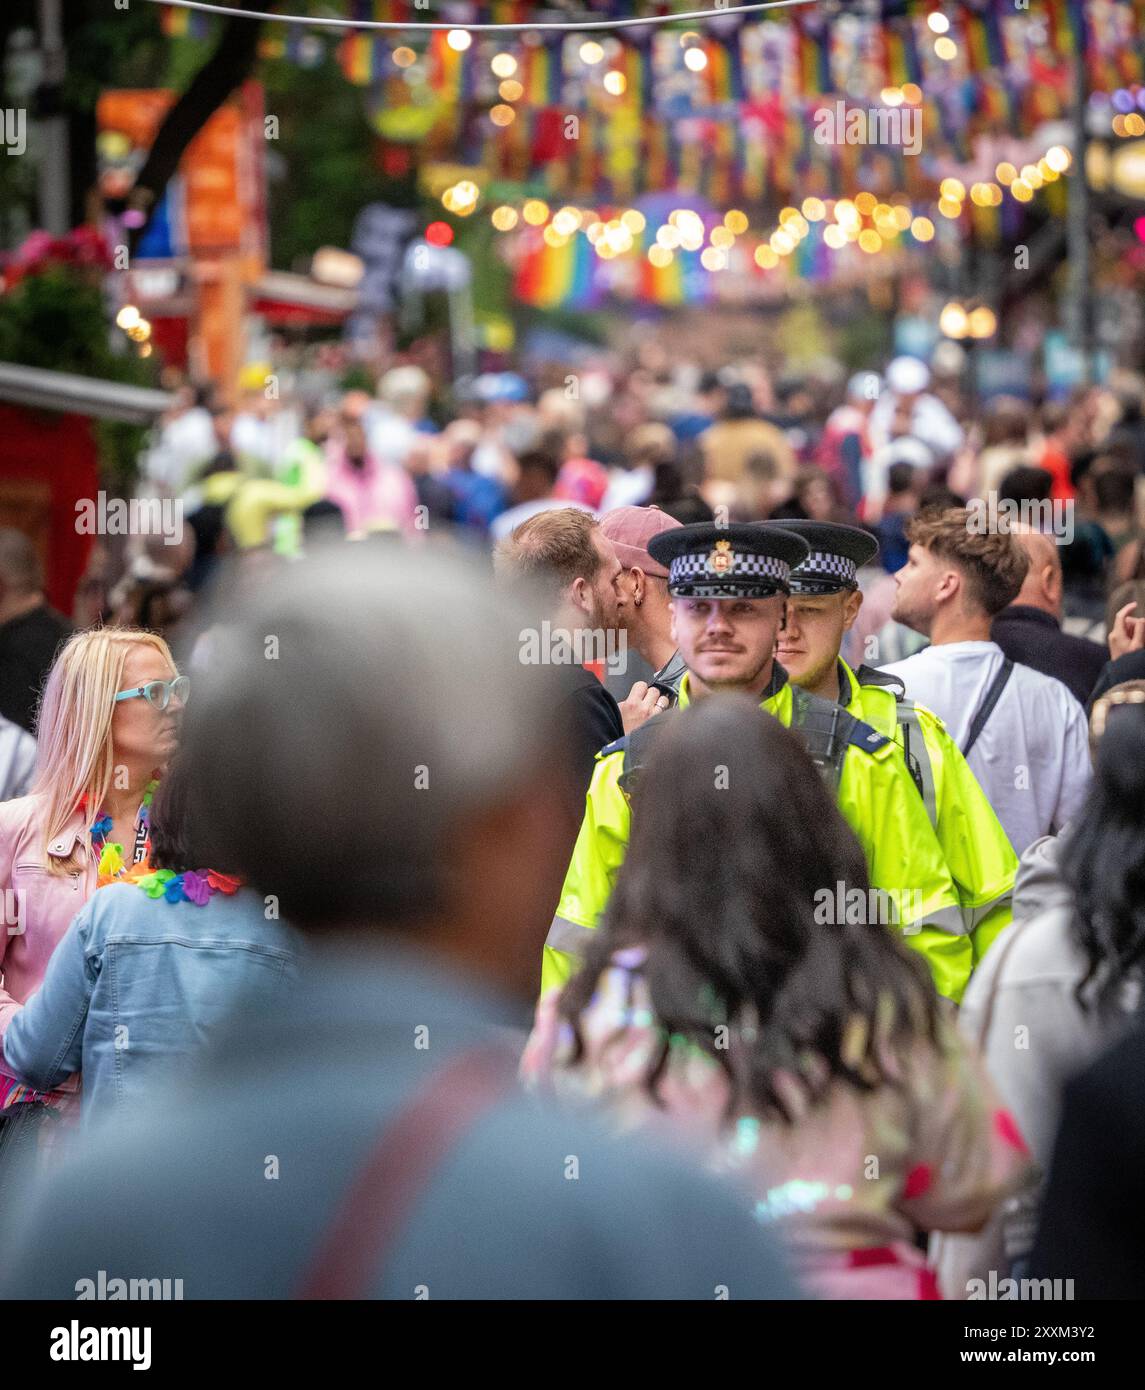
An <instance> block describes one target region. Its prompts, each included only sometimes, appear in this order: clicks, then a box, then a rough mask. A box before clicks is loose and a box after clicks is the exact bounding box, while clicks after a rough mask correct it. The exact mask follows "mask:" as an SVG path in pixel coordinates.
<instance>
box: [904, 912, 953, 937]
mask: <svg viewBox="0 0 1145 1390" xmlns="http://www.w3.org/2000/svg"><path fill="white" fill-rule="evenodd" d="M923 927H933V928H934V930H935V931H944V932H946V933H947V934H948V935H950V936H969V934H970V926H969V924H968V923H967V921H966V919H965V917H964V916H963V915H962V909H961V908H958V907H940V908H939V909H938V911H937V912H928V913H927V914H926V916H925V917H919V918H918V919H917V920H916V921H913V922H904V923H903V925H902V928H901V930H902V934H903V935H904V936H917V935H918V933H919V932H920V931H922V929H923Z"/></svg>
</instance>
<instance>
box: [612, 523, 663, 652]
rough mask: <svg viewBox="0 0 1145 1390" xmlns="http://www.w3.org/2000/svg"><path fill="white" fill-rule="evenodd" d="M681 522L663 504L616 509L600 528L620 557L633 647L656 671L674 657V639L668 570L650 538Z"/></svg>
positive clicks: (623, 611) (625, 616)
mask: <svg viewBox="0 0 1145 1390" xmlns="http://www.w3.org/2000/svg"><path fill="white" fill-rule="evenodd" d="M679 525H680V523H679V522H678V521H677V520H676V518H675V517H672V516H669V515H668V513H667V512H662V511H661V510H660V508H659V507H614V508H613V510H612V511H610V512H605V514H604V516H602V517H601V518H600V529H601V531H602V532H603V534H604V537H605V539H606V540H608V541H610V542H611V544H612V548H613V549H614V550H615V551H616V558H617V559H618V560H619V561H620V566H621V572H620V578H619V580H618V581H617V587H618V588H619V590H620V594H621V597H622V599H623V604H622V606H621V609H620V616H621V621H622V622H623V624H624V627H625V628H626V630H627V632H628V636H629V639H630V640H631V642H632V645H633V646H634V647H635V648H636V650H637V651H638V652H639V653H640V655H641V656H642V657H644V659H645V660H646V661H647V662H649V664H650V665H651V666H652V667H653V668H654V669H659V668H660V667H661V666H663V665H664V663H665V662H666V661H667V660H668V659H669V657H671V655H672V653H673V652H674V651H675V643H674V642H673V641H672V609H671V605H670V603H669V601H668V570H667V568H666V567H665V566H664V565H662V564H661V563H660V561H659V560H656V559H654V558H653V557H652V555H651V554H650V553H649V550H648V542H649V541H650V540H651V539H652V537H653V536H658V535H659V534H660V532H661V531H670V530H672V529H673V528H675V527H677V526H679Z"/></svg>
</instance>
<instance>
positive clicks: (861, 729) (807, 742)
mask: <svg viewBox="0 0 1145 1390" xmlns="http://www.w3.org/2000/svg"><path fill="white" fill-rule="evenodd" d="M791 728H792V729H793V730H794V731H795V732H796V733H797V734H799V736H800V738H802V740H803V743H804V746H805V747H806V749H807V751H808V753H810V755H811V760H812V762H813V763H814V764H815V766H816V767H817V768H818V769H819V772H820V774H821V775H822V777H823V779H824V781H825V782H826V783H827V785H828V786H829V787H830V788H831V789H832V791H836V790H838V786H839V779H840V777H841V776H842V775H843V762H844V760H845V758H846V756H847V749H848V748H861V749H862V750H863V751H864V752H865V753H875V752H877V751H878V750H879V749H880V748H885V747H886V745H887V744H888V743H889V742H890V739H888V738H885V737H884V736H883V735H882V734H880V733H879V731H878V730H877V729H872V728H871V726H870V725H869V724H865V723H864V722H863V721H862V720H861V719H856V718H855V716H854V715H853V714H849V713H848V712H847V711H846V710H845V709H844V708H843V707H842V705H837V704H836V703H835V702H834V700H823V699H820V697H819V696H818V695H812V694H810V693H809V692H808V691H806V690H804V689H803V687H802V686H800V685H792V687H791Z"/></svg>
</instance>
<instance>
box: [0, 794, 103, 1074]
mask: <svg viewBox="0 0 1145 1390" xmlns="http://www.w3.org/2000/svg"><path fill="white" fill-rule="evenodd" d="M45 809H46V808H45V798H44V797H43V796H22V797H19V798H17V800H15V801H5V802H3V803H0V919H2V920H0V971H2V972H3V977H4V978H3V984H2V985H0V1037H2V1036H3V1034H4V1030H5V1029H6V1028H7V1027H8V1024H9V1022H10V1021H11V1018H12V1015H13V1014H14V1013H15V1012H16V1010H17V1009H18V1008H19V1007H20V1005H21V1004H23V1003H24V1001H25V1000H26V999H27V998H28V996H29V995H30V994H33V993H34V992H35V991H36V990H37V989H39V987H40V982H41V981H42V980H43V978H44V972H45V970H47V968H48V961H49V960H50V959H51V955H52V952H53V951H54V950H55V949H56V945H57V943H58V942H59V941H60V939H61V938H62V937H63V935H64V933H65V932H66V931H67V929H68V927H69V925H70V924H71V920H72V918H73V917H74V916H75V915H76V913H77V912H78V911H79V910H80V908H81V907H83V905H84V903H86V902H87V900H88V898H90V897H91V895H92V893H94V892H95V886H96V879H97V870H96V865H95V864H94V862H92V861H91V859H90V856H89V859H88V862H87V864H86V866H85V867H84V868H83V869H82V870H78V871H76V872H74V873H64V874H53V873H49V872H48V870H47V868H46V867H45V863H44V829H43V814H44V810H45ZM77 842H79V843H81V844H83V845H84V846H85V847H86V846H87V845H88V844H89V843H90V838H89V832H88V827H87V826H86V825H85V824H84V818H83V816H82V814H81V813H80V812H79V811H78V810H77V811H75V812H74V813H73V815H72V817H71V819H70V820H69V821H68V823H67V825H66V827H65V828H64V830H63V831H62V832H61V834H60V835H58V836H57V837H56V838H55V839H54V840H53V841H52V842H51V844H49V845H48V846H47V853H48V857H50V858H53V859H66V858H67V857H68V855H70V854H71V852H72V850H73V849H74V848H75V846H76V843H77ZM0 1074H2V1075H4V1076H11V1074H12V1073H11V1072H10V1071H8V1069H7V1067H6V1066H5V1065H4V1062H3V1059H2V1057H0ZM74 1086H75V1082H74V1079H73V1081H72V1082H69V1083H67V1084H66V1085H65V1086H64V1087H62V1088H61V1089H65V1090H71V1089H74Z"/></svg>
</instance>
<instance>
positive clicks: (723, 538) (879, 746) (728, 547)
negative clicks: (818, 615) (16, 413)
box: [542, 524, 972, 1000]
mask: <svg viewBox="0 0 1145 1390" xmlns="http://www.w3.org/2000/svg"><path fill="white" fill-rule="evenodd" d="M648 548H649V551H650V553H651V555H652V556H653V558H654V559H656V560H659V561H660V563H661V564H663V565H666V566H667V568H668V591H669V593H670V594H671V596H672V636H673V639H674V641H675V642H676V643H677V645H678V646H679V649H680V652H681V654H682V656H683V657H684V660H685V662H686V664H687V667H688V670H687V673H686V674H685V676H684V677H683V679H682V681H681V683H680V692H679V704H680V706H681V707H683V706H686V705H688V704H690V703H691V701H692V700H693V699H697V700H699V699H708V698H710V697H711V696H713V695H718V694H719V693H721V692H723V691H743V692H746V693H748V694H750V695H752V696H753V697H755V698H756V699H758V700H759V702H760V708H761V709H762V710H763V711H764V712H766V713H767V714H770V715H772V716H774V717H775V718H777V719H778V720H779V721H780V722H781V723H782V724H784V725H786V726H788V727H789V728H793V729H795V730H796V731H797V732H798V733H799V734H800V735H801V736H802V737H803V739H804V741H805V743H806V745H807V748H808V751H809V752H810V754H811V756H812V758H813V760H814V761H815V763H816V764H817V766H818V768H819V770H820V773H821V774H822V776H823V777H824V778H825V780H826V781H827V783H828V785H829V786H831V788H832V790H833V791H834V793H835V795H836V797H837V800H838V804H839V809H840V811H841V812H842V813H843V816H844V817H845V819H846V820H847V822H848V824H849V825H850V826H851V829H852V830H853V831H854V832H855V834H856V836H857V837H858V840H859V842H860V844H861V845H862V847H863V851H864V853H865V855H866V858H867V863H868V865H869V868H870V878H871V885H872V887H873V888H874V889H876V890H879V892H880V893H881V894H882V895H883V896H884V897H886V898H887V899H889V901H890V902H891V903H892V904H893V905H894V912H893V919H894V921H895V924H896V925H898V926H899V927H900V928H901V930H902V932H903V936H904V939H905V941H906V942H907V944H908V945H910V946H912V947H914V948H915V949H916V950H918V951H919V952H921V954H922V955H924V956H925V957H926V960H927V963H928V964H929V966H930V968H931V972H932V974H933V976H934V979H935V983H936V985H937V987H938V989H939V991H940V992H941V993H943V994H945V995H947V996H948V997H949V998H951V999H954V1000H957V999H958V998H959V997H960V995H961V992H962V989H963V987H964V986H965V983H966V980H967V978H968V977H969V974H970V967H971V964H972V949H971V945H970V942H969V940H968V938H967V937H966V935H965V932H964V930H963V926H962V915H961V910H960V906H959V900H958V895H957V892H956V890H955V888H954V885H953V883H952V882H951V878H950V872H949V870H948V869H947V866H946V862H945V859H944V858H943V855H942V851H941V850H940V848H939V846H938V842H937V840H936V839H935V835H934V831H933V829H932V828H931V825H930V822H929V821H928V820H927V817H926V811H925V809H924V807H923V803H922V799H921V797H919V795H918V793H917V791H916V789H915V788H914V786H913V785H912V784H911V780H910V775H909V773H908V772H907V770H906V766H905V764H904V763H903V761H902V759H901V758H900V757H899V756H897V753H896V748H895V744H894V741H893V740H892V739H890V738H887V737H885V736H884V735H882V734H880V733H879V732H878V731H877V730H875V729H873V728H871V726H870V725H868V724H866V723H864V722H862V721H861V720H859V719H856V718H854V717H853V716H851V715H850V714H848V713H847V712H846V711H844V710H842V709H840V708H839V707H838V705H834V704H831V703H830V702H829V701H826V700H823V699H820V698H819V697H818V696H815V695H811V694H810V693H808V692H807V691H805V690H803V689H802V688H801V687H799V686H793V685H792V684H791V683H790V682H789V681H788V679H787V673H786V672H785V671H784V670H783V668H782V667H781V666H780V665H779V664H778V663H777V662H776V660H775V645H776V638H777V636H778V633H779V630H780V627H781V625H782V622H783V613H784V603H785V600H786V597H787V592H788V589H787V586H788V576H789V574H790V572H791V570H792V569H793V568H794V567H795V566H796V565H798V564H799V563H800V562H801V561H803V560H804V559H805V558H806V556H807V543H806V542H805V541H804V540H803V539H802V538H801V537H799V536H797V535H794V534H793V533H792V532H790V531H785V530H782V529H781V528H779V527H775V528H772V527H767V528H764V527H761V526H752V525H734V526H728V527H718V526H711V525H707V524H698V525H692V526H681V527H678V528H676V529H674V530H669V531H664V532H662V533H661V534H659V535H657V536H653V537H652V539H651V540H650V541H649V543H648ZM672 717H673V716H672V715H671V714H668V715H666V716H661V717H660V718H657V719H651V720H649V721H648V722H647V723H646V724H644V725H643V726H642V727H640V728H638V729H636V730H635V731H634V732H633V733H631V734H628V735H626V736H625V737H624V738H622V739H620V740H618V741H617V742H616V743H614V744H612V745H610V746H609V747H607V748H604V749H602V750H601V752H600V754H599V755H598V757H597V762H596V768H595V770H594V772H593V776H592V782H591V784H590V786H589V789H588V796H587V804H586V808H585V814H584V820H583V822H582V823H581V828H580V833H579V835H578V837H577V842H576V847H575V849H574V851H573V857H572V861H571V863H570V865H569V869H568V873H567V874H566V876H565V882H564V888H563V890H562V893H561V899H560V902H559V904H558V906H557V912H556V916H555V917H554V919H553V924H552V927H551V929H550V931H549V937H548V941H547V943H546V946H545V960H544V968H543V976H542V988H549V987H552V986H554V985H558V984H562V983H563V982H564V981H565V980H567V979H568V978H569V976H570V975H571V974H572V973H573V971H574V969H575V968H576V965H577V961H578V959H579V958H581V957H583V954H584V951H585V949H586V947H587V945H588V943H589V942H590V941H591V939H592V931H593V929H594V928H595V926H596V924H597V922H598V921H599V919H600V916H601V914H602V912H603V911H604V908H605V905H606V904H607V902H608V898H609V896H610V894H611V892H612V887H613V884H614V882H615V880H616V875H617V873H618V872H619V869H620V865H621V863H622V862H623V860H624V855H625V851H626V849H627V845H628V839H629V832H630V828H631V817H632V810H631V801H630V798H631V797H632V795H633V791H634V788H635V786H636V784H637V782H638V780H639V774H640V770H641V767H642V765H643V764H644V763H645V762H646V761H647V759H648V757H649V756H654V745H655V732H656V730H657V729H658V728H662V727H663V726H664V720H665V719H670V718H672ZM719 775H720V769H719V768H715V769H713V776H716V777H718V776H719ZM807 830H808V833H809V834H814V833H815V827H814V826H808V827H807ZM711 850H712V852H716V853H718V852H721V850H722V851H723V852H727V853H733V852H735V847H734V846H724V847H721V846H713V847H711ZM819 886H820V887H825V888H830V889H831V891H832V892H833V891H834V887H835V886H834V885H819ZM817 920H818V919H817Z"/></svg>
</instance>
